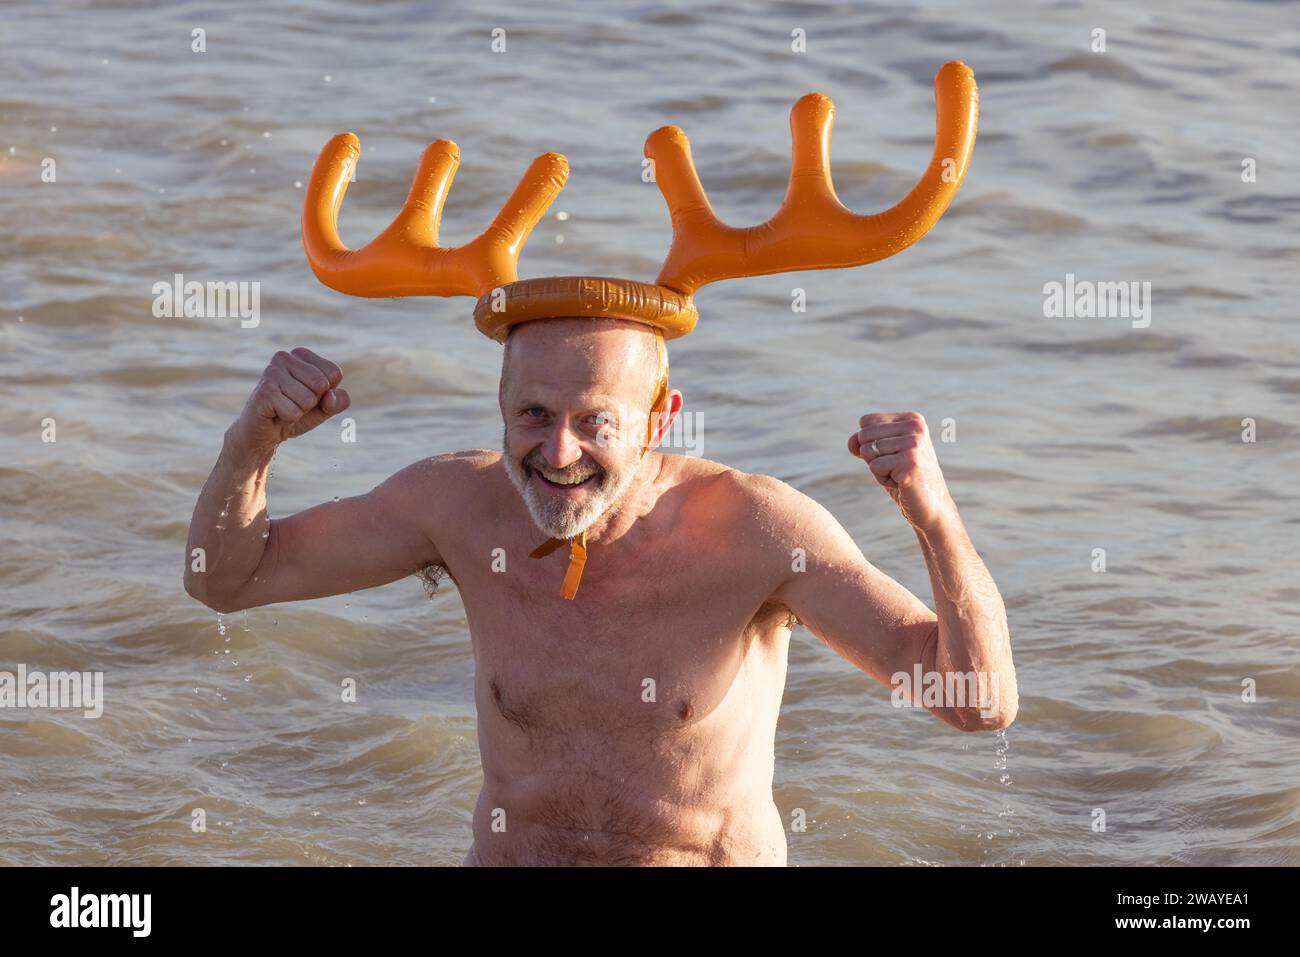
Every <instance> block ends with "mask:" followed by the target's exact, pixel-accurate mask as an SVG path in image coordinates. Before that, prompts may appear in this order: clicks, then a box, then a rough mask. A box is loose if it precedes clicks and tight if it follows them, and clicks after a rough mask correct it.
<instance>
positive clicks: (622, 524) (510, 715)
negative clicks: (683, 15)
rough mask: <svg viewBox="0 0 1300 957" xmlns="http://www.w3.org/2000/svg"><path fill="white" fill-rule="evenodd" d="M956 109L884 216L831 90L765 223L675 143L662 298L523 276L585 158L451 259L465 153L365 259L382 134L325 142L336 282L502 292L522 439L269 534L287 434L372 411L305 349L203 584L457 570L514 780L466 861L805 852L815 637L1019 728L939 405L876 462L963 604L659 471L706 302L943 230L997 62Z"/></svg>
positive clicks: (610, 283) (771, 496) (809, 524)
mask: <svg viewBox="0 0 1300 957" xmlns="http://www.w3.org/2000/svg"><path fill="white" fill-rule="evenodd" d="M935 94H936V101H937V104H938V113H937V121H936V141H935V152H934V155H933V157H932V159H931V163H930V167H929V169H928V170H927V171H926V173H925V175H924V176H923V177H922V179H921V181H920V182H919V183H918V184H917V186H916V188H914V189H913V190H912V192H911V193H909V194H908V195H907V196H906V197H905V198H904V199H903V200H902V201H901V202H899V203H898V204H896V205H895V206H894V207H892V208H891V209H890V210H887V211H886V212H884V213H881V214H879V215H875V216H857V215H855V214H853V213H850V212H849V211H848V210H846V209H845V208H844V207H843V206H842V205H840V203H839V201H838V200H837V199H836V198H835V192H834V188H833V187H832V185H831V182H830V175H829V165H828V164H829V157H828V152H827V151H828V148H829V138H830V125H831V119H832V116H833V113H834V105H833V104H832V103H831V101H830V99H829V98H828V97H826V96H825V95H824V94H821V93H815V92H814V93H809V94H807V95H806V96H804V97H802V98H801V99H800V100H799V101H798V102H797V103H796V104H795V106H794V108H793V110H792V111H791V130H792V134H793V138H794V150H793V159H792V167H791V175H790V185H789V188H788V190H787V193H786V198H785V201H784V203H783V204H782V206H781V209H780V210H779V211H778V212H777V214H776V215H775V216H774V217H773V218H772V219H771V220H769V221H768V222H767V223H764V224H762V225H760V226H756V227H751V228H749V229H737V228H733V227H730V226H727V225H726V224H724V223H722V222H720V221H719V220H718V219H717V218H716V216H714V215H713V212H712V209H711V208H710V206H709V203H708V200H707V198H706V197H705V195H704V192H703V188H702V187H701V185H700V182H699V178H698V176H697V175H696V173H695V170H694V166H693V163H692V161H691V158H690V148H689V144H688V142H687V140H686V137H685V134H684V133H683V132H682V131H681V130H680V129H679V128H677V127H671V126H666V127H661V128H660V129H658V130H656V131H655V132H654V133H652V134H651V135H650V138H649V139H648V140H647V141H646V150H645V152H646V158H647V160H648V161H649V162H650V163H651V164H652V167H653V171H654V174H655V181H656V182H657V183H658V185H659V187H660V189H661V191H662V192H663V194H664V197H665V199H666V200H667V201H668V206H669V211H670V213H671V215H672V220H673V244H672V247H671V249H670V250H669V254H668V257H667V259H666V261H665V263H664V267H663V269H662V270H661V272H660V274H659V277H658V279H657V280H656V281H655V282H654V283H644V282H639V281H636V280H625V279H611V278H608V277H591V276H559V277H555V276H551V277H541V278H537V279H524V280H520V279H518V278H517V259H518V255H519V250H520V247H521V246H522V245H523V243H524V241H525V240H526V238H527V236H528V234H529V232H530V231H531V230H532V229H533V227H534V226H535V225H536V224H537V222H538V221H539V220H540V218H541V217H542V215H543V214H544V213H545V211H546V209H547V208H548V206H549V204H550V202H551V201H552V200H553V199H554V198H555V196H556V194H557V193H558V192H559V190H560V188H561V187H562V186H563V183H564V180H565V177H566V176H567V173H568V164H567V161H566V160H565V158H564V157H563V156H560V155H559V154H557V153H547V154H543V155H542V156H539V157H537V158H536V159H535V160H534V161H533V164H532V166H531V167H530V168H529V170H528V171H527V172H526V173H525V175H524V178H523V179H522V180H521V181H520V184H519V186H518V187H517V188H516V190H515V192H514V194H512V196H511V197H510V198H509V199H508V200H507V201H506V203H505V204H504V205H503V207H502V209H501V212H500V214H499V215H498V216H497V218H496V219H495V220H494V221H493V222H492V224H491V225H490V226H489V227H488V228H487V229H486V230H484V231H483V233H481V234H480V235H479V236H478V237H476V238H475V239H474V240H471V241H470V242H468V243H466V244H465V245H463V246H459V247H455V248H444V247H442V246H440V245H439V244H438V239H437V237H438V225H439V220H440V217H441V213H442V205H443V201H444V199H445V198H446V196H447V191H448V189H449V188H450V184H451V178H452V176H453V175H454V172H455V169H456V166H457V164H458V163H459V157H460V153H459V150H458V148H457V147H456V144H455V143H453V142H451V141H450V140H438V141H436V142H434V143H433V144H431V145H430V146H429V148H428V149H427V150H426V151H425V153H424V156H423V157H422V159H421V162H420V167H419V169H418V171H417V173H416V176H415V181H414V183H413V185H412V187H411V191H410V194H409V196H408V198H407V202H406V204H405V205H404V206H403V208H402V211H401V212H400V213H399V214H398V216H397V218H396V219H395V220H394V221H393V223H392V225H390V226H389V228H388V229H386V230H385V231H384V232H383V233H381V234H380V235H379V236H378V237H377V238H376V239H375V240H374V241H372V242H371V243H369V244H367V245H366V246H365V247H363V248H361V249H359V250H353V249H349V248H347V247H346V246H344V245H343V243H342V241H341V239H340V237H339V235H338V229H337V216H338V211H339V206H340V203H341V202H342V198H343V193H344V191H345V190H346V189H347V184H348V182H349V181H350V178H351V174H352V172H353V170H354V169H355V168H356V163H357V161H358V160H359V158H360V155H361V152H360V143H359V141H358V140H357V138H356V137H355V136H354V135H353V134H350V133H343V134H339V135H338V136H336V137H334V139H333V140H331V141H330V142H329V143H328V144H327V145H326V147H325V149H324V150H323V151H322V152H321V155H320V157H319V159H318V160H317V164H316V168H315V169H314V170H313V173H312V180H311V183H310V185H309V188H308V190H307V195H306V200H305V203H304V207H303V243H304V247H305V249H306V252H307V258H308V261H309V262H310V263H311V267H312V270H313V271H314V272H315V273H316V275H317V277H318V278H320V279H321V280H322V281H323V282H325V283H326V284H327V285H329V286H331V287H332V288H334V289H337V290H339V291H340V292H345V293H348V294H350V295H357V296H367V297H382V296H410V295H430V296H462V295H470V296H475V297H477V301H476V303H475V307H474V322H475V325H476V326H477V327H478V329H479V330H480V331H482V332H483V333H484V334H485V335H488V336H489V337H491V338H492V339H494V340H496V341H498V342H502V343H504V345H505V354H504V357H503V360H502V368H501V384H500V389H499V393H498V400H499V404H500V408H501V417H502V421H503V423H504V425H505V435H504V440H503V444H502V450H501V451H500V452H496V451H493V450H488V449H475V450H471V451H466V452H457V453H451V454H447V455H440V456H435V457H433V458H428V459H423V460H421V461H419V462H416V463H414V464H413V465H410V466H408V467H407V468H405V469H403V470H402V471H400V472H398V473H397V474H395V475H393V476H392V477H391V478H389V479H388V480H387V481H385V482H383V483H381V484H380V485H378V486H377V487H375V488H374V489H373V490H371V491H370V492H368V493H367V494H365V495H361V496H357V497H355V498H349V499H345V500H343V501H340V502H334V503H327V504H323V505H318V506H316V507H314V508H310V509H307V510H306V511H304V512H301V513H299V514H297V515H292V516H289V517H288V518H284V519H279V520H271V519H269V518H268V517H267V515H266V494H265V488H266V474H267V469H268V466H269V463H270V460H271V456H272V454H273V453H274V451H275V448H276V446H277V445H278V444H279V443H280V442H283V441H284V440H285V439H289V438H294V437H296V436H299V435H302V434H303V433H305V432H307V431H309V430H310V429H312V428H315V427H316V426H317V425H319V424H320V423H321V422H323V421H325V420H326V419H327V418H329V417H330V416H332V415H336V414H337V413H339V412H341V411H343V410H344V409H345V408H347V407H348V403H349V399H348V395H347V393H346V392H345V391H344V390H343V389H342V388H341V387H340V383H341V381H342V378H343V376H342V372H341V370H340V369H339V368H338V367H337V366H336V365H334V363H332V362H329V361H327V360H325V359H323V358H321V357H320V356H317V355H316V354H314V353H312V352H310V351H309V350H306V349H295V350H293V352H292V353H285V352H278V353H276V355H275V357H274V358H273V359H272V361H271V364H270V366H269V367H268V368H267V370H266V372H265V374H264V375H263V376H262V380H261V382H260V383H259V384H258V386H257V388H256V389H255V390H254V392H253V395H252V397H251V398H250V399H249V401H248V403H247V405H246V406H245V408H244V410H243V412H242V413H241V414H240V416H239V418H238V420H237V421H236V422H235V423H234V425H232V426H231V427H230V429H229V430H228V431H227V432H226V438H225V444H224V448H223V450H222V453H221V457H220V459H219V460H218V462H217V465H216V468H215V469H214V470H213V472H212V475H211V477H210V478H209V479H208V482H207V485H206V486H205V488H204V490H203V493H202V495H201V496H200V498H199V502H198V506H197V507H196V509H195V513H194V519H193V521H192V523H191V525H190V540H189V548H190V549H191V550H192V549H194V548H203V549H205V551H206V554H207V555H209V556H212V557H211V558H210V559H209V562H208V565H207V570H206V572H203V573H195V572H190V571H187V573H186V578H185V587H186V590H187V591H188V592H189V593H190V594H191V595H193V596H194V597H196V598H198V599H199V600H201V601H203V602H204V603H205V604H207V605H208V606H209V607H211V608H214V609H217V610H218V611H233V610H237V609H241V608H249V607H253V606H256V605H265V604H269V603H272V602H282V601H297V600H301V599H306V598H318V597H322V596H325V595H335V594H339V593H342V592H350V591H355V590H357V589H361V588H373V587H375V586H377V585H382V584H384V583H386V582H391V581H393V580H395V579H398V578H401V577H403V576H406V575H410V574H413V573H423V574H429V573H430V570H431V569H433V570H436V569H438V568H442V569H446V571H447V573H448V574H449V575H450V576H451V577H452V579H453V580H454V581H455V582H456V585H457V586H458V588H459V590H460V596H461V600H462V601H463V602H464V604H465V615H466V618H467V620H468V622H469V626H470V638H471V640H472V641H473V644H474V660H475V663H476V666H477V667H476V670H475V688H474V692H475V702H476V705H477V710H478V727H479V735H478V737H479V748H480V752H481V758H482V764H483V778H484V781H483V790H482V792H481V793H480V795H479V800H478V805H477V807H476V808H475V812H474V823H473V831H474V840H473V844H472V845H471V847H470V849H469V853H468V854H467V855H466V858H465V863H467V864H488V865H493V864H551V863H561V864H566V863H567V864H573V863H596V864H602V863H604V864H611V863H621V864H784V863H785V859H786V843H785V828H784V823H783V819H782V815H781V811H780V809H779V808H778V807H777V806H776V804H775V802H774V801H773V799H772V776H773V760H774V737H775V733H776V722H777V715H778V712H779V711H780V705H781V694H782V690H783V688H784V686H785V668H786V656H787V651H788V649H789V641H790V634H791V627H792V626H793V624H794V623H795V621H796V620H798V621H800V622H802V623H803V624H804V625H806V626H807V627H808V629H809V630H810V631H811V632H812V633H813V634H814V635H816V636H817V637H819V638H820V639H821V640H822V641H824V642H826V643H827V644H828V645H829V646H830V647H831V648H832V649H834V650H835V651H836V652H837V653H838V654H840V655H841V656H843V657H844V658H846V659H847V660H848V661H849V662H850V663H852V664H853V665H855V666H856V667H858V668H859V669H861V670H862V671H864V672H866V673H867V674H869V675H871V676H872V677H873V678H875V679H877V680H878V681H880V682H882V683H884V684H887V685H891V686H893V687H894V696H895V701H896V702H898V703H910V704H914V705H918V706H921V707H925V708H928V709H929V710H930V711H931V712H932V713H933V714H934V715H936V716H937V717H939V718H940V719H941V720H943V721H944V722H946V723H948V724H950V725H952V726H953V727H955V728H959V729H961V730H964V731H978V730H992V729H999V728H1005V727H1006V726H1007V725H1008V724H1010V723H1011V721H1012V720H1013V719H1014V718H1015V714H1016V707H1017V695H1016V681H1015V671H1014V668H1013V666H1012V661H1011V645H1010V639H1009V636H1008V633H1007V623H1006V614H1005V611H1004V609H1003V607H1002V600H1001V598H1000V596H999V595H998V592H997V589H996V588H995V587H994V585H993V582H992V580H991V579H990V578H989V574H988V572H987V571H986V570H985V568H984V565H983V563H982V562H981V561H980V559H979V556H978V555H977V554H976V552H975V549H974V548H973V547H972V545H971V543H970V539H969V538H968V537H967V535H966V532H965V530H964V528H963V527H962V523H961V520H960V519H959V518H958V515H957V508H956V506H955V505H954V504H953V501H952V498H951V497H950V496H949V494H948V490H947V487H946V485H945V484H944V480H943V475H942V473H941V472H940V470H939V464H938V461H937V460H936V458H935V453H934V447H933V445H932V444H931V442H930V436H929V433H928V431H927V429H926V425H925V422H924V420H923V419H922V418H921V416H920V415H918V414H916V413H914V412H903V413H883V414H871V415H864V416H863V417H862V418H861V419H860V420H859V421H858V423H857V428H856V429H855V430H854V431H853V432H852V434H851V435H850V436H849V439H848V451H849V452H850V454H852V455H854V456H857V457H860V458H862V459H863V460H864V461H865V462H866V467H867V469H868V470H869V471H870V473H871V474H872V475H873V476H874V477H875V479H876V481H877V482H879V483H880V484H881V485H882V486H884V487H885V488H886V489H887V490H888V492H889V494H890V496H891V497H892V498H893V499H894V501H895V502H896V503H897V504H898V507H899V509H900V510H901V511H902V513H903V516H904V518H905V519H906V520H907V521H908V522H909V523H910V524H911V526H912V528H913V529H914V530H915V531H916V535H917V538H918V540H919V542H920V545H921V553H922V555H923V557H924V559H925V562H926V564H927V566H928V567H929V570H930V580H931V583H932V585H933V588H934V599H935V611H933V612H932V611H930V609H928V608H927V607H926V606H925V605H924V604H922V603H921V602H920V601H919V600H918V599H917V598H915V597H914V596H913V595H911V594H909V593H908V592H907V591H906V590H905V589H904V588H902V587H901V586H900V585H898V584H897V583H896V582H894V581H892V580H891V579H890V578H888V577H887V576H886V575H884V574H882V573H881V572H879V571H877V570H876V569H875V568H873V567H872V566H871V565H870V564H869V563H868V562H867V560H866V559H865V558H864V557H863V556H862V552H861V551H859V550H858V548H857V546H856V545H854V543H853V540H852V539H851V538H850V537H849V535H848V534H847V533H846V532H845V531H844V529H843V528H842V527H841V526H840V525H839V523H838V522H836V521H835V519H834V518H833V517H832V516H831V515H830V513H829V512H827V511H826V509H824V508H822V507H821V506H820V505H818V504H817V503H816V502H814V501H812V500H811V499H809V498H807V497H806V496H804V495H802V494H800V493H799V492H797V491H795V490H794V489H792V488H790V487H789V486H788V485H786V484H785V483H783V482H780V481H778V480H776V479H774V478H770V477H768V476H765V475H750V474H746V473H744V472H740V471H737V470H735V469H731V468H727V467H726V466H723V465H719V464H717V463H715V462H709V461H705V460H702V459H692V458H688V457H683V456H676V455H664V454H661V453H660V452H658V451H657V447H658V446H659V444H660V443H661V442H662V440H663V437H664V435H665V433H666V432H667V431H668V430H669V429H670V428H671V426H672V423H673V421H674V420H675V419H676V417H677V416H678V414H679V413H680V412H681V409H682V394H681V393H680V392H679V391H676V390H670V389H668V381H667V352H666V349H665V348H664V345H663V342H664V339H665V338H676V337H678V336H682V335H685V334H687V333H689V332H690V331H691V330H692V329H693V328H694V326H695V324H696V322H697V320H698V312H697V310H696V307H695V305H694V301H693V294H694V292H695V291H696V290H697V289H699V288H700V287H701V286H703V285H705V284H707V283H710V282H716V281H719V280H722V279H728V278H738V277H741V276H751V275H766V274H771V273H775V272H782V271H788V270H802V269H824V268H833V267H846V266H854V265H861V264H864V263H868V262H874V261H876V260H878V259H882V258H884V257H886V256H890V255H893V254H894V253H897V252H898V251H899V250H901V249H903V248H905V247H906V246H908V245H909V244H911V243H913V242H915V241H916V240H917V239H918V238H920V237H921V236H922V235H924V234H925V232H926V230H928V229H929V228H930V226H932V225H933V223H934V222H935V220H937V219H938V217H939V216H940V215H942V213H943V210H944V209H945V208H946V207H947V205H948V203H949V201H950V200H951V199H952V196H953V194H954V193H955V192H956V190H957V188H958V186H959V185H960V183H961V178H962V176H963V175H964V174H965V170H966V165H967V162H968V160H969V157H970V152H971V148H972V146H973V144H974V136H975V123H976V114H977V100H976V89H975V81H974V75H973V74H972V73H971V71H970V69H969V67H967V66H965V64H962V63H959V62H956V61H954V62H952V63H949V64H945V65H944V67H942V68H941V69H940V71H939V73H938V75H937V76H936V79H935ZM539 531H540V532H541V533H544V534H545V535H546V536H548V537H547V539H546V540H545V541H544V542H542V543H541V544H540V545H539V544H538V542H537V539H538V533H539ZM566 542H567V543H568V545H569V551H568V555H567V558H568V561H567V564H566V563H565V561H564V559H565V557H566V556H565V555H563V554H556V552H557V550H558V549H560V548H561V547H562V546H563V545H564V544H565V543H566ZM557 584H558V585H559V588H558V592H557V588H556V586H557Z"/></svg>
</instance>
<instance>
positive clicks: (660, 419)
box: [650, 389, 685, 449]
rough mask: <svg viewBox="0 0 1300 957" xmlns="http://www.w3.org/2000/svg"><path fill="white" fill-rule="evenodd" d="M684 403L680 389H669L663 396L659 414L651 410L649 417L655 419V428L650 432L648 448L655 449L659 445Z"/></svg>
mask: <svg viewBox="0 0 1300 957" xmlns="http://www.w3.org/2000/svg"><path fill="white" fill-rule="evenodd" d="M684 404H685V399H684V397H683V396H682V393H681V390H679V389H669V390H668V394H667V395H665V396H664V400H663V404H662V405H661V407H660V408H661V411H660V413H659V415H658V416H657V417H656V416H655V414H654V411H653V410H651V413H650V415H651V418H653V419H655V428H654V430H653V432H652V433H651V439H650V448H652V449H656V448H658V447H659V444H660V443H661V442H663V440H664V436H666V435H667V434H668V430H669V429H671V428H672V427H673V422H675V421H676V420H677V416H678V415H679V414H681V411H682V406H683V405H684Z"/></svg>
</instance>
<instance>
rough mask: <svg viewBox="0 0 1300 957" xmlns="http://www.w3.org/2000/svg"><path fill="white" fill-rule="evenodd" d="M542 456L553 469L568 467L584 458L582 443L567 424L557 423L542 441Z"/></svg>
mask: <svg viewBox="0 0 1300 957" xmlns="http://www.w3.org/2000/svg"><path fill="white" fill-rule="evenodd" d="M542 457H543V458H545V459H546V463H547V464H548V465H549V466H550V467H551V468H553V469H567V468H568V467H569V466H570V465H573V464H574V463H575V462H578V461H580V460H581V459H582V443H581V442H580V441H579V440H578V436H577V433H575V432H574V431H573V430H572V429H570V428H569V427H568V426H567V425H557V426H556V427H555V428H554V429H552V430H551V433H550V435H548V436H547V437H546V441H545V442H543V443H542Z"/></svg>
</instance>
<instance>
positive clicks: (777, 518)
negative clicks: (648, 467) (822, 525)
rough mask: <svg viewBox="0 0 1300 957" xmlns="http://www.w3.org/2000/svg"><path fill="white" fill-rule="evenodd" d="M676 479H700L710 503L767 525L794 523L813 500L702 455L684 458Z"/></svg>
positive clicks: (789, 487)
mask: <svg viewBox="0 0 1300 957" xmlns="http://www.w3.org/2000/svg"><path fill="white" fill-rule="evenodd" d="M683 458H684V459H686V460H687V462H688V463H689V464H683V465H682V467H681V470H680V473H679V474H680V475H681V479H680V481H684V482H690V481H702V482H703V483H704V485H703V487H704V488H705V489H706V491H705V495H706V496H707V497H708V498H709V499H711V501H712V504H714V505H715V506H717V507H723V508H726V509H727V510H728V512H730V514H731V515H733V516H736V517H742V516H743V517H745V518H749V519H751V520H754V521H758V522H761V523H762V524H763V525H765V526H766V527H768V528H771V527H772V526H773V525H777V524H782V525H783V524H785V523H786V522H790V521H792V522H795V523H797V522H798V521H799V519H800V517H801V516H805V517H806V516H807V515H808V513H809V510H810V509H814V508H817V507H818V506H817V503H816V502H815V501H814V500H813V499H811V498H809V497H808V496H807V495H805V494H804V493H803V492H800V491H799V490H798V489H796V488H795V487H794V486H792V485H790V484H789V483H787V482H783V481H782V480H781V479H779V478H776V477H775V476H772V475H766V474H764V473H762V472H746V471H743V470H742V469H738V468H733V467H731V466H728V465H722V464H721V463H718V462H713V461H710V460H709V459H702V458H694V457H691V458H687V457H685V456H683Z"/></svg>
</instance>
